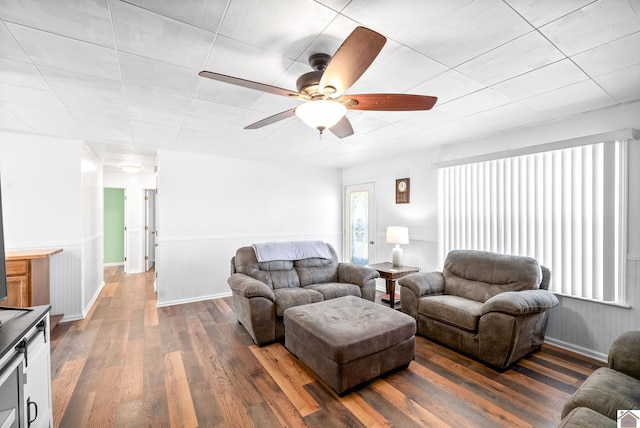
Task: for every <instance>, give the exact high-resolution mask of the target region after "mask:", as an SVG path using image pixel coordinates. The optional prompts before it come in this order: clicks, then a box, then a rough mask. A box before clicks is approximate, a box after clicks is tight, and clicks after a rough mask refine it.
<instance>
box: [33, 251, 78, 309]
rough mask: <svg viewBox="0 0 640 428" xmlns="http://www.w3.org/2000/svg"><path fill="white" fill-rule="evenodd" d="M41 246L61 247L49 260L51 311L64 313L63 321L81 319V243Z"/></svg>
mask: <svg viewBox="0 0 640 428" xmlns="http://www.w3.org/2000/svg"><path fill="white" fill-rule="evenodd" d="M42 248H62V252H61V253H58V254H56V255H54V256H52V257H51V259H50V261H49V264H50V269H51V276H50V282H49V286H50V295H51V313H52V314H64V318H63V319H64V320H65V321H68V320H74V319H81V318H82V251H83V243H81V242H76V243H70V242H67V243H60V244H58V245H56V244H55V243H52V244H51V245H47V246H43V247H42Z"/></svg>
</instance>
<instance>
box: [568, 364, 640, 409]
mask: <svg viewBox="0 0 640 428" xmlns="http://www.w3.org/2000/svg"><path fill="white" fill-rule="evenodd" d="M576 407H588V408H590V409H593V410H595V411H596V412H598V413H601V414H603V415H605V416H607V417H608V418H609V419H613V420H616V418H617V410H618V409H621V410H640V380H638V379H635V378H633V377H631V376H627V375H625V374H624V373H620V372H618V371H615V370H612V369H610V368H608V367H600V368H599V369H597V370H596V371H594V372H593V373H592V374H591V376H589V377H588V378H587V380H585V381H584V383H583V384H582V385H580V388H578V390H577V391H576V392H575V393H574V394H573V395H572V396H571V397H569V400H567V402H566V403H565V405H564V408H563V409H562V417H563V418H564V417H565V416H567V414H569V412H570V411H571V410H573V409H574V408H576Z"/></svg>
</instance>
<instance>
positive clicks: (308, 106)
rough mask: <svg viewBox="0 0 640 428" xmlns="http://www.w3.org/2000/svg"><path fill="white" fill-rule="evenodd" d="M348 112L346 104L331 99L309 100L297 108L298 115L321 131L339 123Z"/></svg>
mask: <svg viewBox="0 0 640 428" xmlns="http://www.w3.org/2000/svg"><path fill="white" fill-rule="evenodd" d="M346 113H347V108H346V107H345V106H343V105H342V104H340V103H339V102H337V101H331V100H316V101H308V102H306V103H304V104H302V105H301V106H300V107H298V108H296V116H298V117H299V118H300V120H302V121H303V122H304V123H306V124H307V125H309V126H310V127H312V128H315V129H317V130H319V131H320V133H322V131H323V130H324V129H326V128H331V127H332V126H333V125H335V124H336V123H338V121H339V120H340V119H342V117H343V116H344V115H345V114H346Z"/></svg>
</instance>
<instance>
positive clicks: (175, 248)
mask: <svg viewBox="0 0 640 428" xmlns="http://www.w3.org/2000/svg"><path fill="white" fill-rule="evenodd" d="M305 239H312V240H315V239H318V240H322V241H325V242H328V243H330V244H331V245H332V246H333V247H334V248H335V250H336V252H337V253H338V257H339V258H340V257H341V254H340V253H341V248H342V236H341V235H340V234H331V235H321V236H319V235H313V236H311V235H308V236H284V237H283V236H253V237H202V238H164V239H163V238H160V239H159V240H158V260H157V263H156V272H157V274H158V278H157V292H158V303H157V305H158V306H170V305H176V304H182V303H189V302H194V301H199V300H207V299H212V298H216V297H224V296H229V295H231V289H230V288H229V286H228V285H227V278H228V277H229V273H230V270H231V267H230V266H231V258H232V257H233V256H234V255H235V254H236V250H237V249H238V248H240V247H243V246H246V245H251V244H252V243H256V242H269V241H288V240H305Z"/></svg>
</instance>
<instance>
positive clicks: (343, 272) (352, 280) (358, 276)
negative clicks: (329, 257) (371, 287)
mask: <svg viewBox="0 0 640 428" xmlns="http://www.w3.org/2000/svg"><path fill="white" fill-rule="evenodd" d="M379 276H380V274H379V273H378V271H377V270H375V269H372V268H370V267H366V266H360V265H356V264H353V263H338V281H339V282H346V283H349V284H356V285H359V286H360V287H364V286H365V285H366V284H367V282H368V281H370V280H372V279H376V278H378V277H379Z"/></svg>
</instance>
